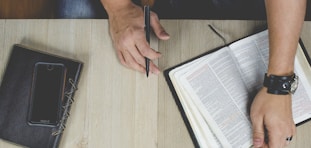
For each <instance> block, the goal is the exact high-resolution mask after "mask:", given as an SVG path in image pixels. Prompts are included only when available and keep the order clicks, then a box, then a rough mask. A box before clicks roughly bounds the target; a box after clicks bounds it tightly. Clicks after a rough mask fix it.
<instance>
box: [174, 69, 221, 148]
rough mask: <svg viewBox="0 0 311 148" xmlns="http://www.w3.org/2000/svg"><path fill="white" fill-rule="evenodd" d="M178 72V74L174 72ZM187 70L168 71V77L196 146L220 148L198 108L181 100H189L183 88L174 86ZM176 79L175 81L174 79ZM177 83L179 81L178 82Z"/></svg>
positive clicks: (187, 101) (188, 101)
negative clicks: (188, 123) (194, 137)
mask: <svg viewBox="0 0 311 148" xmlns="http://www.w3.org/2000/svg"><path fill="white" fill-rule="evenodd" d="M178 70H180V71H179V72H178V73H177V72H176V71H178ZM186 71H187V69H186V68H185V69H183V70H181V68H180V67H179V68H176V69H174V70H172V71H170V73H169V75H170V77H171V78H172V79H171V81H172V83H173V85H174V86H175V91H176V93H177V94H178V97H179V98H181V99H180V103H181V105H182V106H183V109H184V112H185V114H186V116H187V118H188V121H189V122H190V125H191V128H192V130H193V132H194V134H195V136H196V139H197V141H198V144H199V145H200V146H202V148H203V147H214V148H218V147H221V145H220V143H219V141H218V139H217V138H216V136H215V135H214V134H213V132H212V131H211V130H210V127H209V126H208V124H207V123H206V122H205V120H204V118H203V116H201V114H200V112H199V111H198V108H197V107H196V106H195V105H194V104H193V101H192V100H191V99H182V98H190V96H189V94H188V93H186V90H185V89H184V87H182V86H179V85H176V82H177V80H176V79H179V78H180V75H183V74H184V73H185V72H186ZM175 78H176V79H175ZM178 81H179V80H178Z"/></svg>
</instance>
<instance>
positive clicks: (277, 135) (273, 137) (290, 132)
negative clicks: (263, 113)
mask: <svg viewBox="0 0 311 148" xmlns="http://www.w3.org/2000/svg"><path fill="white" fill-rule="evenodd" d="M295 129H296V128H295V124H294V123H293V122H292V123H286V122H283V123H280V124H278V125H273V126H271V127H269V126H267V130H268V138H269V143H268V145H269V147H270V148H279V147H282V148H283V147H286V146H288V145H289V143H290V141H291V140H292V137H293V136H294V134H295Z"/></svg>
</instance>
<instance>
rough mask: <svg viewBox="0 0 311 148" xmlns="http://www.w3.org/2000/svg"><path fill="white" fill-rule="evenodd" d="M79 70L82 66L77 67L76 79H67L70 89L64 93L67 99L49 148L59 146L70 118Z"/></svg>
mask: <svg viewBox="0 0 311 148" xmlns="http://www.w3.org/2000/svg"><path fill="white" fill-rule="evenodd" d="M81 70H82V64H81V65H80V66H79V68H78V70H77V74H76V77H75V78H74V79H72V78H69V79H68V82H69V85H70V86H71V89H70V90H69V91H66V92H65V98H66V99H67V101H66V103H65V105H64V106H63V110H64V112H63V115H62V118H61V120H60V123H59V126H58V127H57V128H56V129H53V132H52V134H51V137H54V138H55V139H54V140H53V142H52V143H51V144H52V145H51V146H49V148H58V146H59V143H60V140H61V137H62V134H63V132H64V130H65V128H66V123H67V119H68V117H69V116H70V109H71V105H72V104H73V102H74V93H75V91H76V90H77V89H78V88H77V85H78V80H79V77H80V72H81Z"/></svg>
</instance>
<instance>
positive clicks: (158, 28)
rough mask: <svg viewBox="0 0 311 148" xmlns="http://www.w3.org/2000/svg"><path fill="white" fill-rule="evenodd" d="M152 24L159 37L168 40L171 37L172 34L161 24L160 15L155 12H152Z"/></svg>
mask: <svg viewBox="0 0 311 148" xmlns="http://www.w3.org/2000/svg"><path fill="white" fill-rule="evenodd" d="M150 25H151V27H152V28H153V31H154V33H155V34H156V36H157V37H158V38H159V39H161V40H168V39H169V38H170V35H169V34H168V33H167V32H166V31H165V30H164V28H163V27H162V25H161V24H160V21H159V18H158V15H157V14H155V13H154V12H150Z"/></svg>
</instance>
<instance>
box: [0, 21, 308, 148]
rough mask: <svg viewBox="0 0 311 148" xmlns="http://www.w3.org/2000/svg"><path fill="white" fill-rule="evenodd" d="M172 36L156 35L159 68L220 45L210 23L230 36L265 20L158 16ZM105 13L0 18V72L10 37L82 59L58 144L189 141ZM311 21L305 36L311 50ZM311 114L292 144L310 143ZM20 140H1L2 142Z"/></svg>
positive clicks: (169, 100) (144, 145)
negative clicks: (123, 53) (129, 64)
mask: <svg viewBox="0 0 311 148" xmlns="http://www.w3.org/2000/svg"><path fill="white" fill-rule="evenodd" d="M161 23H162V25H163V26H164V28H166V30H167V32H168V33H169V34H170V35H171V39H170V40H168V41H158V40H157V39H156V38H155V37H153V38H152V41H151V46H152V47H153V48H154V49H157V50H158V51H160V52H161V53H162V55H163V56H162V57H161V58H160V59H159V60H158V61H155V62H156V63H157V64H158V65H159V67H160V69H161V70H165V69H167V68H169V67H172V66H174V65H176V64H178V63H180V62H182V61H185V60H187V59H190V58H192V57H194V56H197V55H199V54H202V53H204V52H206V51H208V50H211V49H214V48H216V47H219V46H223V45H224V43H223V41H222V40H221V39H220V38H219V37H218V36H216V35H215V34H214V33H213V32H212V31H211V29H210V28H209V27H208V25H209V24H211V25H213V26H214V27H215V28H217V29H218V30H219V31H220V32H221V33H222V34H223V35H224V37H225V38H226V40H227V41H228V42H232V41H235V40H237V39H239V38H242V37H245V36H247V35H250V34H252V33H254V32H256V31H258V30H260V29H261V28H263V27H264V26H265V25H266V22H265V21H238V20H236V21H230V20H226V21H221V20H217V21H216V20H161ZM108 27H109V26H108V21H107V20H0V78H2V76H3V72H4V70H5V67H6V63H7V60H8V56H9V53H10V49H11V47H12V45H13V44H16V43H19V44H24V45H27V46H30V47H33V48H37V49H40V50H43V51H48V52H50V53H53V54H59V55H62V56H67V57H70V58H76V59H79V60H81V61H83V62H84V70H83V73H82V76H81V79H80V83H79V89H78V91H77V93H76V95H75V100H76V101H75V102H74V104H73V107H72V110H71V115H70V117H69V120H68V123H67V128H66V130H65V132H64V135H63V139H62V141H61V144H60V148H99V147H100V148H102V147H105V148H157V147H158V148H189V147H193V144H192V141H191V138H190V136H189V134H188V131H187V129H186V126H185V124H184V122H183V120H182V118H181V115H180V113H179V110H178V108H177V106H176V104H175V101H174V99H173V97H172V95H171V92H170V90H169V89H168V86H167V84H166V82H165V79H164V76H163V74H162V73H161V74H160V75H159V76H155V75H151V76H149V78H146V76H145V75H144V74H141V73H138V72H135V71H132V70H129V69H126V68H125V67H123V66H122V65H121V64H120V63H119V61H118V59H117V56H116V54H115V51H114V49H113V47H112V43H111V39H110V37H109V31H108ZM310 28H311V22H305V24H304V28H303V31H302V35H301V38H302V40H303V42H304V44H305V46H306V48H307V50H308V51H309V53H311V41H310V40H309V39H310V38H311V29H310ZM310 136H311V122H307V123H305V124H303V125H301V126H299V127H298V128H297V135H296V136H295V137H294V139H293V141H292V142H291V144H290V146H289V147H292V148H310V147H311V140H310ZM16 147H20V146H17V145H14V144H12V143H9V142H6V141H3V140H0V148H16Z"/></svg>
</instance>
